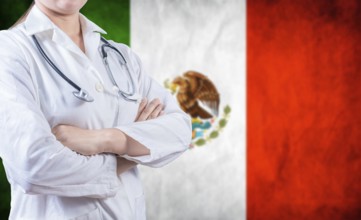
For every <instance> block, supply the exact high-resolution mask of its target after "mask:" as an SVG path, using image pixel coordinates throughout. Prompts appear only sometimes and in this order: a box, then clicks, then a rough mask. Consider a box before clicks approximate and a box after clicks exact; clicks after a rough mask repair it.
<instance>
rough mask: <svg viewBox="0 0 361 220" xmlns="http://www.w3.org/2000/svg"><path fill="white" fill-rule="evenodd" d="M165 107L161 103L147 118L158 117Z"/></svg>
mask: <svg viewBox="0 0 361 220" xmlns="http://www.w3.org/2000/svg"><path fill="white" fill-rule="evenodd" d="M162 109H163V105H162V104H159V105H158V106H157V107H156V108H155V109H154V110H153V112H152V113H151V114H150V115H149V117H148V118H147V120H148V119H154V118H157V117H158V116H159V114H160V112H161V111H162Z"/></svg>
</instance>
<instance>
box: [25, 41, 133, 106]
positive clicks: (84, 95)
mask: <svg viewBox="0 0 361 220" xmlns="http://www.w3.org/2000/svg"><path fill="white" fill-rule="evenodd" d="M32 38H33V40H34V42H35V45H36V47H37V48H38V50H39V52H40V54H41V55H42V57H43V58H44V59H45V60H46V62H47V63H48V64H49V66H51V67H52V68H53V69H54V70H55V72H57V73H58V75H59V76H61V78H63V79H64V80H65V81H66V82H67V83H68V84H70V85H71V86H72V87H73V88H74V89H76V91H74V92H73V95H74V96H75V97H77V98H78V99H80V100H82V101H85V102H93V101H94V98H93V97H92V96H91V95H90V94H89V93H88V92H87V91H86V90H85V89H82V88H81V87H80V86H78V85H77V84H76V83H74V82H73V81H72V80H71V79H69V78H68V77H67V76H66V75H65V74H64V73H63V72H62V71H61V70H60V69H59V68H58V67H57V66H56V65H55V64H54V62H52V61H51V60H50V58H49V57H48V55H46V53H45V51H44V50H43V48H42V47H41V45H40V43H39V41H38V39H37V38H36V37H35V35H32ZM100 39H101V41H102V42H103V43H104V44H103V45H102V46H101V48H100V53H101V56H102V58H103V63H104V66H105V69H106V70H107V73H108V75H109V78H110V80H111V81H112V83H113V85H114V86H115V88H117V92H118V95H119V96H122V97H123V98H124V99H125V100H127V101H131V102H139V99H138V98H137V97H135V98H131V97H132V96H134V95H135V93H136V92H135V83H134V79H133V77H132V75H131V73H130V71H129V67H128V64H127V61H126V60H125V58H124V56H123V54H122V53H121V52H120V51H119V50H118V49H117V48H115V47H114V46H113V45H111V44H110V43H109V42H108V41H107V40H105V39H104V38H103V37H101V38H100ZM107 47H108V48H110V49H112V50H113V51H115V52H116V53H117V54H118V55H119V57H121V60H119V59H118V60H119V63H120V64H121V65H125V68H126V71H127V73H128V76H129V78H130V81H131V86H132V89H131V91H130V92H125V91H123V90H121V89H120V88H119V86H118V84H117V83H116V81H115V79H114V76H113V72H112V70H111V69H110V67H109V63H108V59H107V58H108V54H107V52H106V48H107Z"/></svg>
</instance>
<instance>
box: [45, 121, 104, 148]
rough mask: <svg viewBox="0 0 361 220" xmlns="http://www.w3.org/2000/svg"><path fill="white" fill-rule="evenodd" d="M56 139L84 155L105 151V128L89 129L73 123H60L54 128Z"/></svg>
mask: <svg viewBox="0 0 361 220" xmlns="http://www.w3.org/2000/svg"><path fill="white" fill-rule="evenodd" d="M52 132H53V134H54V135H55V137H56V139H57V140H58V141H60V142H61V143H62V144H63V145H64V146H66V147H68V148H70V149H72V150H73V151H76V152H78V153H80V154H83V155H94V154H98V153H102V152H103V151H104V149H102V148H103V144H102V140H103V138H104V135H105V133H104V131H103V130H88V129H81V128H78V127H74V126H71V125H58V126H56V127H54V128H53V129H52Z"/></svg>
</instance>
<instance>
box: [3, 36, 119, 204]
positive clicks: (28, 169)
mask: <svg viewBox="0 0 361 220" xmlns="http://www.w3.org/2000/svg"><path fill="white" fill-rule="evenodd" d="M0 40H1V42H2V43H0V57H1V59H0V115H1V117H0V157H1V158H2V160H3V164H4V167H5V170H6V173H7V177H8V180H9V182H10V183H11V184H12V185H18V186H20V188H21V189H23V191H24V193H28V194H52V195H58V196H68V197H81V196H86V197H94V198H106V197H110V196H114V195H115V194H116V192H117V190H118V189H119V179H118V177H117V175H116V163H117V162H116V157H115V156H114V155H106V154H102V155H96V156H90V157H87V156H82V155H79V154H77V153H75V152H73V151H71V150H70V149H69V148H67V147H64V146H63V145H62V144H61V143H60V142H58V141H57V140H56V138H55V136H54V135H53V134H52V132H51V128H50V125H49V124H48V122H47V121H46V119H45V117H44V115H43V113H42V111H41V109H40V105H39V103H38V102H37V101H36V100H38V98H37V89H36V87H35V86H34V82H33V81H32V79H33V77H31V74H30V72H29V67H28V65H27V63H26V61H25V58H24V57H23V56H22V53H21V52H19V51H20V49H19V47H17V46H16V44H15V43H14V42H13V41H12V40H10V39H9V38H6V37H4V35H2V33H0Z"/></svg>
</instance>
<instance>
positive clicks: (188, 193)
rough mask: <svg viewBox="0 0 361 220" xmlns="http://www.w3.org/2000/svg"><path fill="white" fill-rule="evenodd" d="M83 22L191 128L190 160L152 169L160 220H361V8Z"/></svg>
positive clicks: (237, 0) (148, 178)
mask: <svg viewBox="0 0 361 220" xmlns="http://www.w3.org/2000/svg"><path fill="white" fill-rule="evenodd" d="M129 1H130V2H129ZM24 2H29V3H30V0H28V1H24ZM5 3H6V4H7V5H8V6H9V7H10V6H14V7H15V6H19V5H20V4H23V3H16V4H9V3H8V1H4V4H5ZM8 6H7V7H5V6H4V7H3V8H4V10H0V11H1V16H0V17H1V18H9V16H8V12H10V11H11V10H10V9H8ZM19 7H20V6H19ZM25 8H26V7H25V6H24V10H25ZM5 9H6V10H5ZM14 10H15V9H14ZM22 11H23V10H22ZM83 13H84V14H85V15H86V16H87V17H88V18H90V19H91V20H93V21H94V22H95V23H97V24H99V25H100V26H101V27H103V28H104V29H105V30H106V31H107V32H108V36H105V37H106V38H109V39H114V40H116V41H120V42H125V43H127V39H130V46H131V48H132V49H133V50H134V51H135V52H136V53H137V54H138V55H139V56H140V58H141V60H142V61H143V65H144V68H145V69H146V70H147V71H148V73H149V74H150V75H151V76H152V77H153V78H155V79H156V80H157V81H158V82H159V83H160V84H162V85H164V87H165V88H166V89H168V90H169V92H171V93H172V94H173V95H174V98H175V99H177V100H178V102H179V104H180V106H181V107H182V109H183V110H184V111H186V112H187V113H188V114H189V115H190V116H191V117H192V127H193V140H192V146H191V148H190V149H189V150H188V151H187V152H186V153H184V154H183V155H182V156H181V157H179V158H178V159H177V160H176V161H174V162H173V163H171V164H169V165H167V166H165V167H163V168H160V169H154V168H147V167H143V166H139V168H140V172H141V177H142V181H143V185H144V189H145V195H146V200H147V218H148V219H149V220H243V219H249V220H284V219H285V220H306V219H307V220H308V219H310V220H319V219H321V220H323V219H327V220H329V219H332V220H335V219H336V220H344V219H347V220H353V219H355V220H356V219H357V220H360V219H361V43H360V42H361V40H360V39H361V1H359V0H347V1H342V0H332V1H331V0H293V1H292V0H249V1H246V0H152V1H150V0H148V1H141V0H107V1H101V0H91V1H88V3H87V5H86V6H85V8H84V11H83ZM19 14H21V13H20V12H19V13H18V14H16V13H14V16H15V18H17V17H18V16H19ZM3 15H4V16H3ZM129 20H130V22H128V21H129ZM4 22H5V19H0V24H1V26H2V27H4V25H5V23H4ZM13 22H14V21H9V22H8V26H9V25H11V24H13ZM123 27H126V28H125V29H130V31H129V32H128V31H124V28H123ZM0 177H1V181H2V182H1V184H0V194H1V195H0V197H1V198H2V201H1V202H0V216H5V217H4V218H6V217H7V213H6V212H7V211H4V209H6V210H8V206H9V205H8V204H9V201H8V200H9V197H10V195H9V189H8V183H7V181H6V177H5V174H4V172H3V171H2V169H1V170H0ZM5 200H6V201H5ZM4 207H5V208H4Z"/></svg>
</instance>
